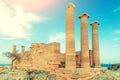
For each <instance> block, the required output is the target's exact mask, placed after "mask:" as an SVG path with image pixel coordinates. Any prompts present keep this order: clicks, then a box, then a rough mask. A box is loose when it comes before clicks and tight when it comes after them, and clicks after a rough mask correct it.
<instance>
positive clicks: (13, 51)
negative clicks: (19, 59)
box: [12, 45, 16, 54]
mask: <svg viewBox="0 0 120 80" xmlns="http://www.w3.org/2000/svg"><path fill="white" fill-rule="evenodd" d="M15 53H16V45H13V49H12V54H15Z"/></svg>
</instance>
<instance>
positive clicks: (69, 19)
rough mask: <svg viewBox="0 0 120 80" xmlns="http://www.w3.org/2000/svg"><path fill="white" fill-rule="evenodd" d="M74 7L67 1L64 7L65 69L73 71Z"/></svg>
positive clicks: (74, 62) (74, 66)
mask: <svg viewBox="0 0 120 80" xmlns="http://www.w3.org/2000/svg"><path fill="white" fill-rule="evenodd" d="M74 8H75V6H74V5H73V4H72V3H69V4H68V6H67V8H66V66H65V67H66V69H69V70H72V71H74V70H75V68H76V59H75V39H74Z"/></svg>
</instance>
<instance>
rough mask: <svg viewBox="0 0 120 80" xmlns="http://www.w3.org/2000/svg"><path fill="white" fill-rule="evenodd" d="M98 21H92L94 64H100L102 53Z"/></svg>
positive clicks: (96, 65)
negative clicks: (100, 52)
mask: <svg viewBox="0 0 120 80" xmlns="http://www.w3.org/2000/svg"><path fill="white" fill-rule="evenodd" d="M98 25H99V23H98V22H93V23H91V26H92V48H93V55H94V58H93V59H94V66H95V67H99V66H100V54H99V39H98Z"/></svg>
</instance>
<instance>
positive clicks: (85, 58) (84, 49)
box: [79, 13, 90, 68]
mask: <svg viewBox="0 0 120 80" xmlns="http://www.w3.org/2000/svg"><path fill="white" fill-rule="evenodd" d="M79 18H80V19H81V68H88V67H90V65H89V50H88V21H87V20H88V18H89V16H88V14H86V13H84V14H82V15H80V16H79Z"/></svg>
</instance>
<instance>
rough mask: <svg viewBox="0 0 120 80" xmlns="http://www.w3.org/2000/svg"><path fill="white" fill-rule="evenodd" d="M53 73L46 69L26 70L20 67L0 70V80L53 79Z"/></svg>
mask: <svg viewBox="0 0 120 80" xmlns="http://www.w3.org/2000/svg"><path fill="white" fill-rule="evenodd" d="M55 77H56V76H55V75H54V74H49V72H46V71H38V70H33V71H26V70H22V69H16V70H10V69H6V70H2V71H0V80H55Z"/></svg>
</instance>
